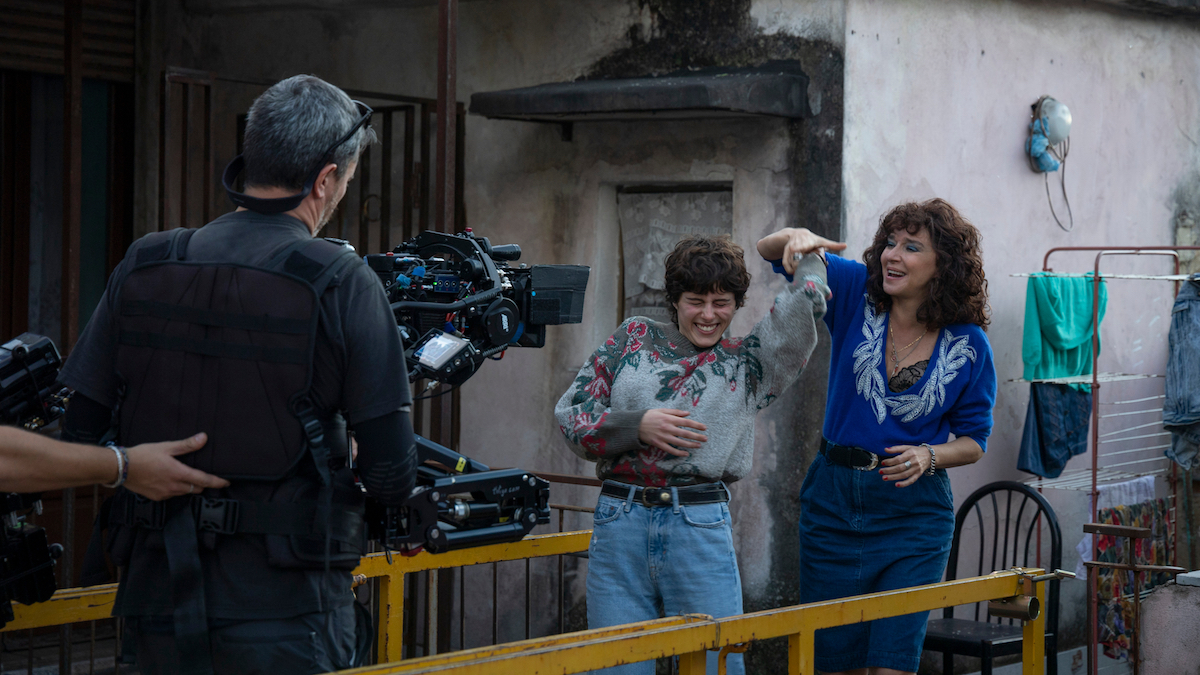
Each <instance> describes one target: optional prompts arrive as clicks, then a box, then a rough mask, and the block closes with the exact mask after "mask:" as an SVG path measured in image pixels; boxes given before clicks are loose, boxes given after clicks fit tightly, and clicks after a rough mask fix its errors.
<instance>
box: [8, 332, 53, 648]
mask: <svg viewBox="0 0 1200 675" xmlns="http://www.w3.org/2000/svg"><path fill="white" fill-rule="evenodd" d="M61 365H62V357H60V356H59V354H58V349H56V348H55V347H54V343H53V342H51V341H50V340H49V339H48V338H45V337H42V336H40V335H34V334H32V333H23V334H21V335H20V336H18V337H17V338H15V339H13V340H10V341H8V342H6V343H4V344H3V345H0V424H9V425H14V426H21V427H25V428H26V429H30V430H36V429H39V428H41V427H43V426H45V425H47V424H49V423H50V422H53V421H54V420H56V419H57V418H58V417H60V416H61V415H62V414H63V411H64V409H65V404H66V399H67V396H68V395H69V391H68V390H66V389H63V388H61V387H58V386H57V385H56V384H55V380H57V379H58V369H59V367H60V366H61ZM30 511H34V512H37V513H41V511H42V502H41V495H40V494H15V493H8V494H0V627H3V626H4V625H6V624H7V623H8V622H9V621H12V619H13V610H12V601H13V600H16V601H17V602H20V603H22V604H26V605H31V604H33V603H35V602H44V601H46V600H49V599H50V596H51V595H54V590H55V582H54V560H55V559H56V558H58V557H59V556H60V555H61V554H62V546H60V545H58V544H53V545H51V544H50V543H49V542H48V540H47V539H46V530H44V529H43V528H41V527H37V526H35V525H32V524H30V523H28V522H26V521H25V515H26V514H28V513H29V512H30Z"/></svg>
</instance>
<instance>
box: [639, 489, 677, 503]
mask: <svg viewBox="0 0 1200 675" xmlns="http://www.w3.org/2000/svg"><path fill="white" fill-rule="evenodd" d="M670 504H671V490H670V489H668V488H642V506H669V505H670Z"/></svg>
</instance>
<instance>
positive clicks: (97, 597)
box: [0, 531, 592, 661]
mask: <svg viewBox="0 0 1200 675" xmlns="http://www.w3.org/2000/svg"><path fill="white" fill-rule="evenodd" d="M591 536H592V533H591V532H590V531H581V532H561V533H558V534H543V535H534V536H529V537H526V538H524V539H522V540H521V541H517V542H512V543H508V544H493V545H491V546H479V547H476V548H467V549H462V550H459V551H450V552H448V553H439V554H437V555H434V554H432V553H428V552H422V553H418V554H417V555H415V556H412V557H404V556H401V555H396V554H393V555H392V563H391V564H390V565H389V564H388V561H387V556H386V555H384V554H383V553H373V554H371V555H369V556H366V557H364V558H363V559H362V563H361V564H359V566H358V569H356V570H354V573H355V574H362V575H365V576H367V577H377V578H379V615H380V616H379V633H378V641H377V642H376V645H377V647H376V648H377V650H378V651H377V652H376V653H377V654H378V656H379V660H380V661H399V660H400V656H401V653H400V648H401V636H402V635H403V634H404V622H403V621H404V620H403V617H404V575H405V574H411V573H413V572H422V571H425V570H435V569H446V568H450V567H465V566H467V565H480V564H483V563H491V562H502V561H505V560H524V559H526V558H540V557H545V556H552V555H561V554H564V553H578V552H580V551H586V550H587V549H588V542H589V541H591ZM116 595H117V585H116V584H105V585H103V586H93V587H91V588H67V589H63V590H60V591H58V592H56V593H55V594H54V596H53V597H51V598H50V600H48V601H46V602H42V603H38V604H36V605H21V604H19V603H15V602H14V603H13V614H14V616H15V618H14V619H13V620H12V621H10V622H8V624H7V625H6V626H4V628H3V629H0V632H7V631H16V630H25V629H28V628H41V627H44V626H58V625H61V624H66V623H76V622H80V621H95V620H98V619H107V618H109V616H111V615H112V606H113V600H114V599H115V598H116Z"/></svg>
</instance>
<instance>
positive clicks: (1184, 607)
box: [1141, 584, 1200, 675]
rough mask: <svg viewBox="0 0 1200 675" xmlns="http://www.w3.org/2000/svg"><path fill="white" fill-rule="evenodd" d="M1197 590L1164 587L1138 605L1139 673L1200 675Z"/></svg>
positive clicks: (1199, 623) (1199, 590)
mask: <svg viewBox="0 0 1200 675" xmlns="http://www.w3.org/2000/svg"><path fill="white" fill-rule="evenodd" d="M1197 607H1200V587H1196V586H1182V585H1180V586H1176V585H1175V584H1168V585H1166V586H1161V587H1159V588H1156V589H1154V592H1152V593H1151V594H1150V595H1149V596H1147V597H1146V599H1145V600H1143V601H1142V626H1141V629H1142V633H1141V636H1142V637H1141V649H1142V658H1143V661H1142V672H1143V673H1145V674H1146V675H1200V660H1197V659H1196V645H1197V644H1200V622H1197V621H1196V608H1197Z"/></svg>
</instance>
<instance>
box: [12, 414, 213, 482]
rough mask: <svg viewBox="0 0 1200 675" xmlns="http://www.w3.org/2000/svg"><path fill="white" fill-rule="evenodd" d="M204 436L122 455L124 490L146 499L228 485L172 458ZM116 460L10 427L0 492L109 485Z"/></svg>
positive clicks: (84, 447)
mask: <svg viewBox="0 0 1200 675" xmlns="http://www.w3.org/2000/svg"><path fill="white" fill-rule="evenodd" d="M207 440H208V438H207V437H206V436H205V435H204V434H196V435H195V436H193V437H191V438H188V439H185V440H182V441H167V442H164V443H145V444H143V445H138V446H135V447H132V448H128V449H127V450H126V453H127V455H128V456H129V477H128V478H127V479H126V481H125V487H127V488H129V489H130V490H132V491H134V492H136V493H138V494H140V495H144V496H146V497H148V498H150V499H154V500H160V499H166V498H167V497H174V496H177V495H184V494H188V493H189V492H199V491H200V490H202V489H204V488H218V487H225V486H227V485H229V481H226V480H223V479H221V478H217V477H216V476H213V475H210V474H207V473H204V472H203V471H199V470H197V469H193V468H191V467H189V466H187V465H186V464H183V463H182V462H180V461H179V460H177V459H175V457H176V456H178V455H183V454H187V453H189V452H195V451H196V450H199V449H200V448H202V447H204V443H205V442H206V441H207ZM117 472H118V466H117V456H116V453H115V452H113V450H112V449H111V448H101V447H97V446H94V445H77V444H74V443H64V442H62V441H56V440H54V439H53V438H49V437H46V436H41V435H39V434H34V433H30V432H28V431H23V430H21V429H14V428H12V427H0V490H2V491H5V492H41V491H43V490H57V489H60V488H67V487H77V486H82V485H93V484H95V483H111V482H113V481H115V480H116V479H117Z"/></svg>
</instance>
